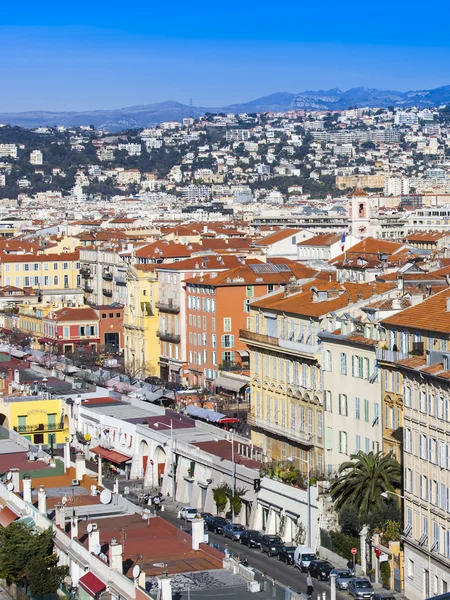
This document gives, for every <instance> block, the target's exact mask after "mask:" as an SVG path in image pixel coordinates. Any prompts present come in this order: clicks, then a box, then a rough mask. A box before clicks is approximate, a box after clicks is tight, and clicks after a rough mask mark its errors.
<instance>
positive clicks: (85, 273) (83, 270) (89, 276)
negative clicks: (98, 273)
mask: <svg viewBox="0 0 450 600" xmlns="http://www.w3.org/2000/svg"><path fill="white" fill-rule="evenodd" d="M80 275H81V277H83V279H92V273H91V270H90V269H89V268H88V267H81V269H80Z"/></svg>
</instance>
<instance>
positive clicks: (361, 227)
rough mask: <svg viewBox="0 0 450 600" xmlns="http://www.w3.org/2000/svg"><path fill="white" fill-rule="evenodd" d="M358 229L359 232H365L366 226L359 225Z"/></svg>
mask: <svg viewBox="0 0 450 600" xmlns="http://www.w3.org/2000/svg"><path fill="white" fill-rule="evenodd" d="M358 231H359V233H365V231H366V226H365V225H360V227H358Z"/></svg>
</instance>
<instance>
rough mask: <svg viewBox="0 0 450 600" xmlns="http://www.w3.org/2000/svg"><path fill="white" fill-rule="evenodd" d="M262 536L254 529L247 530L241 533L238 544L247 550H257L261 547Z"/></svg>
mask: <svg viewBox="0 0 450 600" xmlns="http://www.w3.org/2000/svg"><path fill="white" fill-rule="evenodd" d="M261 538H262V534H261V533H260V532H259V531H256V529H247V530H246V531H243V532H242V533H241V536H240V538H239V542H240V543H241V544H243V545H244V546H248V547H249V548H259V547H260V546H261Z"/></svg>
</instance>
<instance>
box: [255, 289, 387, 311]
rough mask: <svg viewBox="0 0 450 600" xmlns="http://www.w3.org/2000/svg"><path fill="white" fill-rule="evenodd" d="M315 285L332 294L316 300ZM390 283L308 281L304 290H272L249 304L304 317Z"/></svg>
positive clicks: (368, 294) (377, 291)
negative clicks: (288, 294) (289, 292)
mask: <svg viewBox="0 0 450 600" xmlns="http://www.w3.org/2000/svg"><path fill="white" fill-rule="evenodd" d="M315 285H316V286H317V288H318V289H319V290H320V291H328V293H329V294H330V295H331V298H330V299H329V300H323V301H320V302H316V301H315V294H314V292H313V288H314V287H315ZM392 288H393V286H392V284H380V283H378V284H373V283H372V284H369V283H342V284H340V283H337V282H335V281H333V282H322V281H319V280H313V281H310V282H309V283H308V284H307V286H304V291H301V292H298V293H296V294H292V295H290V296H285V291H283V292H280V293H278V294H273V295H271V296H268V297H266V298H264V299H262V300H259V301H256V302H253V303H252V306H255V307H258V308H262V309H269V310H270V309H272V310H276V311H280V312H287V313H290V314H297V315H303V316H307V317H316V318H318V317H321V316H323V315H326V314H327V313H329V312H332V311H336V310H339V309H341V308H345V307H346V306H348V305H351V304H353V303H355V302H357V301H358V298H361V299H363V300H366V299H368V298H371V297H372V296H373V295H375V294H380V293H382V292H385V291H388V290H389V289H392Z"/></svg>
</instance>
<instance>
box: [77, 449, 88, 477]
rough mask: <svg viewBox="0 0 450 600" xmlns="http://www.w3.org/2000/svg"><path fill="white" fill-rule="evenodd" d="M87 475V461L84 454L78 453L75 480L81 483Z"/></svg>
mask: <svg viewBox="0 0 450 600" xmlns="http://www.w3.org/2000/svg"><path fill="white" fill-rule="evenodd" d="M85 475H86V460H85V458H84V454H83V453H82V452H77V457H76V460H75V478H76V479H78V480H79V481H81V480H82V479H83V477H84V476H85Z"/></svg>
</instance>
